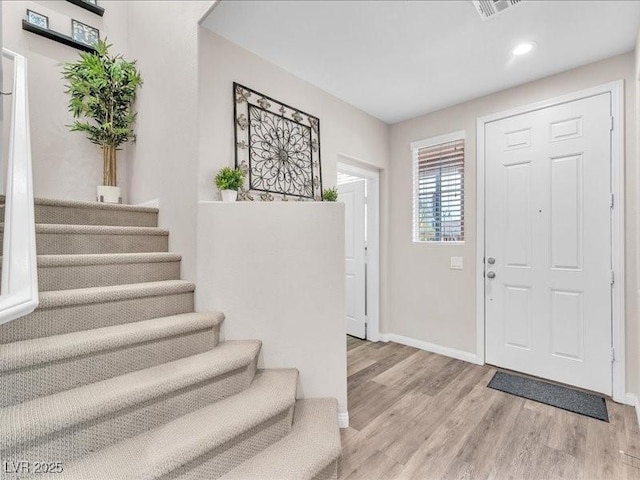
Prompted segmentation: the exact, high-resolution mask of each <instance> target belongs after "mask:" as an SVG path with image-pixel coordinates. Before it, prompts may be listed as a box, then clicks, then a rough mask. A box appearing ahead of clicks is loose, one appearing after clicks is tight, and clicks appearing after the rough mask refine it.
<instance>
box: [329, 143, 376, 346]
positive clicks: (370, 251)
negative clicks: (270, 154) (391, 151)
mask: <svg viewBox="0 0 640 480" xmlns="http://www.w3.org/2000/svg"><path fill="white" fill-rule="evenodd" d="M363 164H364V162H362V161H360V160H358V159H356V158H354V157H351V156H349V155H345V154H343V153H339V154H338V162H337V166H336V167H337V168H336V171H340V172H344V173H347V174H351V175H354V176H358V177H363V178H364V179H366V181H367V196H366V200H365V201H366V203H367V256H366V265H367V276H366V279H367V287H366V288H367V317H366V318H367V338H366V339H367V340H369V341H371V342H378V341H380V171H379V170H378V169H376V168H375V167H365V166H362V165H363Z"/></svg>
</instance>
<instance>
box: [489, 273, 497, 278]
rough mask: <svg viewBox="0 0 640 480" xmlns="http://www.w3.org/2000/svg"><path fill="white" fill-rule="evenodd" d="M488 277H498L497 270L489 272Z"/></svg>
mask: <svg viewBox="0 0 640 480" xmlns="http://www.w3.org/2000/svg"><path fill="white" fill-rule="evenodd" d="M487 278H496V272H487Z"/></svg>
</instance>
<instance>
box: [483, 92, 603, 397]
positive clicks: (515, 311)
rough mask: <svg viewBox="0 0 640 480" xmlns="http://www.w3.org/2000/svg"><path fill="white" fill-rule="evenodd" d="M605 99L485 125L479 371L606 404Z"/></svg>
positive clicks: (577, 103) (595, 98)
mask: <svg viewBox="0 0 640 480" xmlns="http://www.w3.org/2000/svg"><path fill="white" fill-rule="evenodd" d="M611 125H612V123H611V95H610V93H605V94H600V95H596V96H593V97H589V98H586V99H581V100H577V101H574V102H569V103H565V104H561V105H557V106H553V107H549V108H546V109H541V110H537V111H533V112H530V113H525V114H522V115H517V116H514V117H510V118H507V119H503V120H499V121H495V122H492V123H489V124H487V126H486V130H485V158H486V166H485V206H486V210H485V254H486V257H485V258H486V260H485V262H486V263H485V272H486V276H485V335H486V337H485V342H486V345H485V346H486V360H487V363H491V364H493V365H497V366H500V367H504V368H508V369H511V370H516V371H520V372H524V373H528V374H531V375H535V376H538V377H543V378H547V379H551V380H555V381H558V382H562V383H566V384H570V385H574V386H578V387H581V388H585V389H589V390H593V391H597V392H601V393H604V394H609V395H610V394H611V391H612V365H611V361H612V358H611V315H612V314H611V281H612V274H611V199H612V197H611Z"/></svg>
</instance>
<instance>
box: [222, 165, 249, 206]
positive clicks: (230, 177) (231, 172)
mask: <svg viewBox="0 0 640 480" xmlns="http://www.w3.org/2000/svg"><path fill="white" fill-rule="evenodd" d="M243 183H244V174H243V173H242V170H240V169H239V168H231V167H224V168H223V169H222V170H220V171H219V172H218V175H216V186H217V187H218V189H219V190H220V195H222V201H223V202H235V201H236V200H237V198H238V189H239V188H240V187H242V184H243Z"/></svg>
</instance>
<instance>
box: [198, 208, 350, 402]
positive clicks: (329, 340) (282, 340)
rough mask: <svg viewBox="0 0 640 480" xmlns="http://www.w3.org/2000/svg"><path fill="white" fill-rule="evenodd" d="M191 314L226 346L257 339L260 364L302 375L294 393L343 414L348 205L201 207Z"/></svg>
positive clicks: (345, 382)
mask: <svg viewBox="0 0 640 480" xmlns="http://www.w3.org/2000/svg"><path fill="white" fill-rule="evenodd" d="M198 227H199V228H198V279H197V285H198V287H197V292H198V296H197V309H198V310H199V311H206V310H221V311H223V312H224V313H225V315H226V320H225V322H224V325H223V333H224V336H225V338H226V339H250V338H255V339H259V340H262V342H263V347H262V356H261V362H260V365H261V366H267V367H269V368H291V367H295V368H297V369H298V370H299V371H300V386H301V389H300V390H299V393H300V394H301V396H305V397H335V398H337V399H338V402H339V408H340V412H341V413H345V412H346V411H347V352H346V342H345V317H344V315H345V312H344V206H343V205H342V204H341V203H327V202H288V203H281V202H279V203H274V202H256V203H248V202H237V203H222V202H203V203H201V204H200V207H199V210H198Z"/></svg>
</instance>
